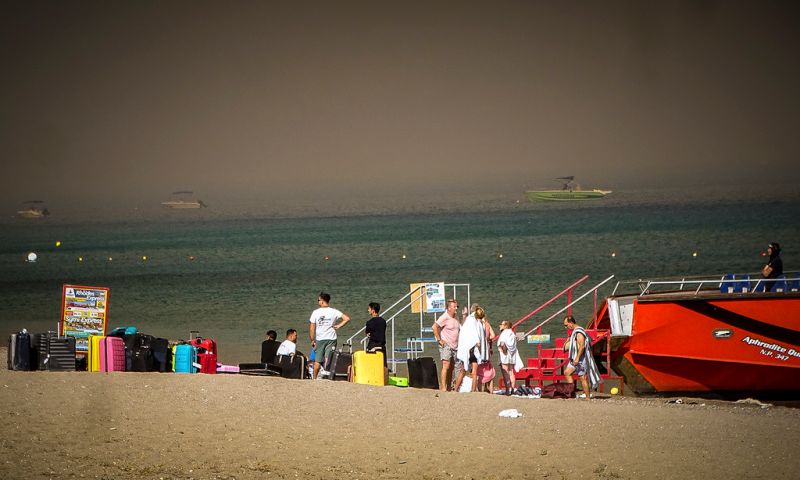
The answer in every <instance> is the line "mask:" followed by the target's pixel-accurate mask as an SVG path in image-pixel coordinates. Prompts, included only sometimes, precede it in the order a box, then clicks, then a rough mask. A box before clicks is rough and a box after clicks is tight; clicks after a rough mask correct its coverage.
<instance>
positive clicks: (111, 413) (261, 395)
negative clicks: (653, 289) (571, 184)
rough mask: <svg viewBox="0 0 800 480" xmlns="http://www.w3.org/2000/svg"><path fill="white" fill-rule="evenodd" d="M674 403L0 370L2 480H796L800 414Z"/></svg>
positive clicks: (799, 460)
mask: <svg viewBox="0 0 800 480" xmlns="http://www.w3.org/2000/svg"><path fill="white" fill-rule="evenodd" d="M0 354H2V355H3V356H5V351H2V349H0ZM683 400H684V403H683V404H670V403H667V399H642V398H632V397H611V398H606V399H596V400H592V401H591V402H586V401H583V400H547V399H539V400H534V399H519V398H505V397H501V396H495V395H487V394H479V393H473V394H455V393H448V394H439V393H438V392H436V391H433V390H419V389H400V388H395V387H383V388H381V387H369V386H363V385H355V384H348V383H341V382H331V381H311V380H307V381H300V380H285V379H281V378H274V377H252V376H244V375H199V374H198V375H175V374H157V373H114V374H102V373H85V372H75V373H72V372H70V373H54V372H10V371H7V370H6V366H5V363H3V364H2V370H0V419H1V420H0V428H2V431H3V435H2V441H1V443H2V446H1V447H0V478H3V479H23V478H108V479H112V478H113V479H117V478H131V479H133V478H137V479H138V478H156V479H160V478H170V479H172V478H181V479H189V478H196V479H206V478H207V479H232V478H243V479H244V478H289V479H293V478H314V479H327V478H390V479H410V478H422V479H450V478H475V479H479V478H502V479H507V478H548V479H562V478H567V479H572V478H576V479H578V478H580V479H583V478H598V479H618V478H624V479H638V478H702V479H704V480H707V479H717V478H719V479H729V478H770V479H780V478H786V479H789V478H797V471H798V469H800V455H798V454H797V452H798V447H797V446H798V445H800V410H798V409H791V408H786V407H769V408H762V407H761V406H759V405H757V404H737V403H728V402H718V401H717V402H714V401H707V400H698V399H688V398H684V399H683ZM691 402H697V403H695V404H690V403H691ZM508 408H516V409H517V410H519V411H520V412H522V413H523V415H524V416H523V417H521V418H515V419H510V418H500V417H498V413H499V412H500V411H501V410H504V409H508Z"/></svg>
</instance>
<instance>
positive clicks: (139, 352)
mask: <svg viewBox="0 0 800 480" xmlns="http://www.w3.org/2000/svg"><path fill="white" fill-rule="evenodd" d="M152 371H153V352H152V351H151V350H150V346H149V345H139V346H137V347H136V348H134V350H133V355H132V357H131V372H152Z"/></svg>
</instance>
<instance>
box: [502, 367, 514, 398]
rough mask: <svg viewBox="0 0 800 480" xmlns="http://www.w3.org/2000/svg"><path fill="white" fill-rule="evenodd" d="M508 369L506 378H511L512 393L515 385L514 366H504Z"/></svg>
mask: <svg viewBox="0 0 800 480" xmlns="http://www.w3.org/2000/svg"><path fill="white" fill-rule="evenodd" d="M504 367H507V368H508V376H509V377H511V391H512V392H513V391H514V385H515V384H516V383H517V378H516V375H514V365H504Z"/></svg>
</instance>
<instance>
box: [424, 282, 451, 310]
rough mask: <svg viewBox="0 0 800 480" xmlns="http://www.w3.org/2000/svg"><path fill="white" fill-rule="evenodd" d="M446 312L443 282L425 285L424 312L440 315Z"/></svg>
mask: <svg viewBox="0 0 800 480" xmlns="http://www.w3.org/2000/svg"><path fill="white" fill-rule="evenodd" d="M445 310H446V305H445V297H444V282H439V283H426V284H425V311H427V312H429V313H440V312H444V311H445Z"/></svg>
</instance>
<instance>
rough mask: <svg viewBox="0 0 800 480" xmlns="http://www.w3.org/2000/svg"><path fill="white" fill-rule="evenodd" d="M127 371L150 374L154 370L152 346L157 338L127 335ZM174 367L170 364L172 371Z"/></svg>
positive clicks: (142, 334) (136, 334)
mask: <svg viewBox="0 0 800 480" xmlns="http://www.w3.org/2000/svg"><path fill="white" fill-rule="evenodd" d="M124 340H125V371H127V372H150V371H152V370H153V352H152V349H151V345H152V343H153V340H155V337H153V336H152V335H145V334H144V333H138V332H137V333H134V334H132V335H125V337H124ZM171 368H172V365H171V364H170V369H171Z"/></svg>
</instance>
